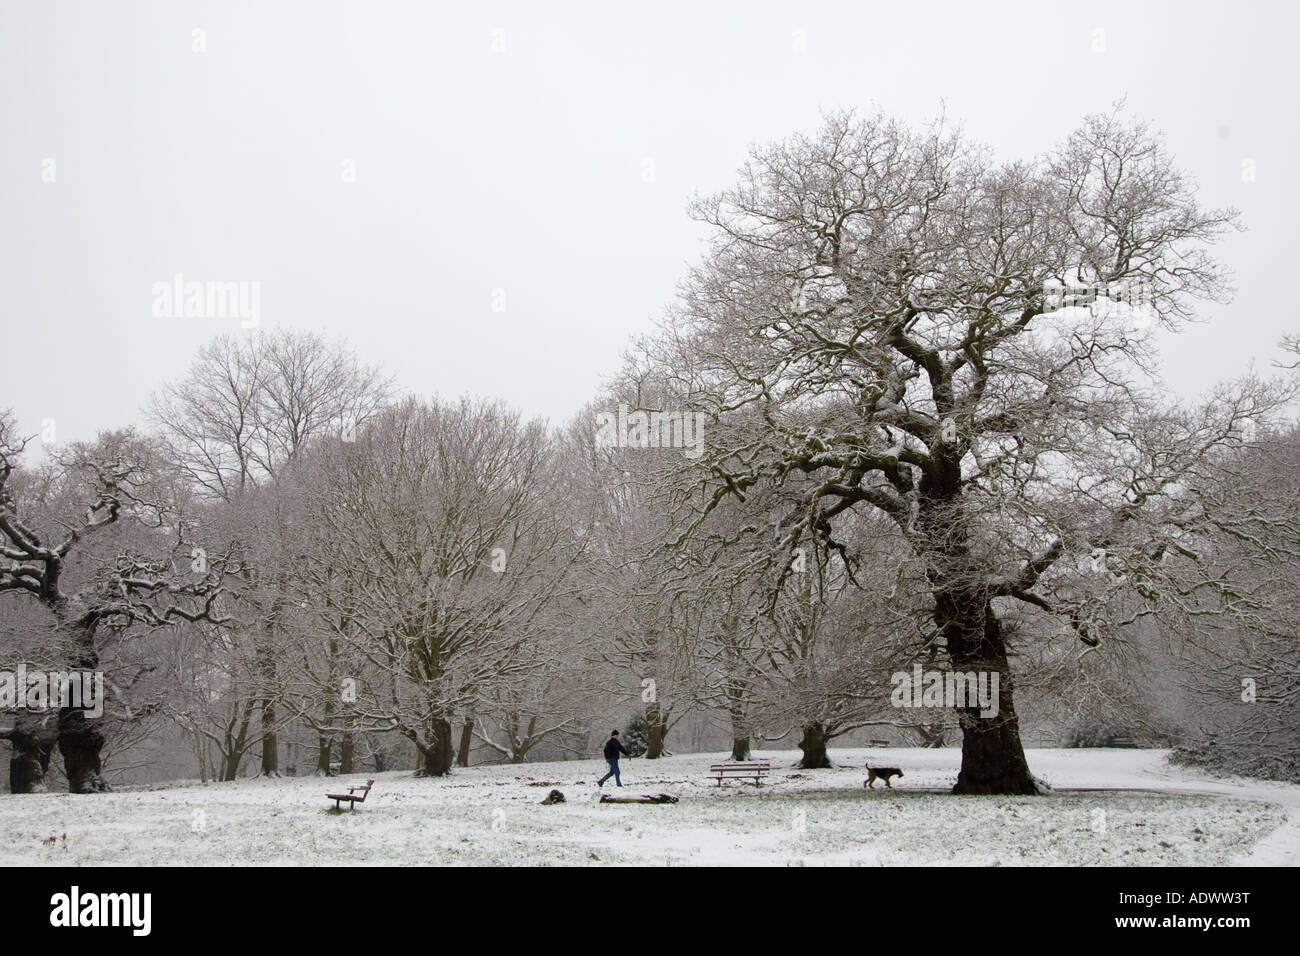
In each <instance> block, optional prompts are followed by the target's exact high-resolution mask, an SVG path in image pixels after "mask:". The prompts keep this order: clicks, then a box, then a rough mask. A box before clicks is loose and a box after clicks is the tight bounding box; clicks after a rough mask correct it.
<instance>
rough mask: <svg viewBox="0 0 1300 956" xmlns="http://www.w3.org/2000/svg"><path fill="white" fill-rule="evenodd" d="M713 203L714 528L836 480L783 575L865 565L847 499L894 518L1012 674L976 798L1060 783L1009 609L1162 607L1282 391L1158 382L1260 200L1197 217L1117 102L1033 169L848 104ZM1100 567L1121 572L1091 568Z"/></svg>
mask: <svg viewBox="0 0 1300 956" xmlns="http://www.w3.org/2000/svg"><path fill="white" fill-rule="evenodd" d="M693 212H694V215H695V216H696V217H697V218H698V219H700V220H701V221H703V222H705V223H707V224H708V225H710V226H711V227H712V228H713V230H714V235H715V237H716V238H715V241H714V244H713V246H712V250H711V252H710V253H709V255H708V256H707V258H706V260H705V262H704V263H703V264H702V265H701V266H699V267H698V268H696V269H695V270H694V271H693V272H692V274H691V275H690V277H689V279H688V281H687V282H686V283H685V286H684V290H683V294H682V297H681V301H680V303H679V304H678V306H677V307H676V308H674V309H673V310H672V311H671V313H670V315H669V316H668V319H667V321H666V323H665V329H664V332H663V333H662V335H660V336H659V337H658V338H657V340H656V341H655V343H654V344H653V349H654V355H655V356H656V357H657V361H658V367H659V368H660V370H661V372H662V374H663V375H664V376H665V377H669V378H672V379H674V380H675V382H676V385H675V388H676V390H677V391H678V392H679V393H680V394H683V395H687V396H689V397H690V400H691V401H692V402H693V403H695V404H697V405H698V406H700V407H707V408H709V409H710V410H711V411H712V413H713V415H714V416H715V418H716V421H717V425H716V426H715V429H714V433H713V435H712V438H711V440H710V441H709V442H708V443H707V447H706V452H705V454H704V456H703V458H702V459H701V464H700V473H701V476H702V481H703V483H704V488H703V490H702V491H699V492H693V495H694V496H693V498H692V499H691V500H692V502H693V504H694V507H695V509H696V514H697V520H696V523H695V525H694V526H693V529H692V533H695V534H707V533H708V532H709V518H710V516H711V514H712V513H713V512H714V511H715V510H716V509H717V508H718V507H719V505H720V504H721V503H722V502H723V501H724V500H726V499H728V498H733V497H734V498H737V499H741V500H743V499H744V498H745V497H746V496H748V495H751V494H753V493H754V492H755V491H756V490H758V489H761V488H763V487H770V486H773V485H776V486H780V485H783V484H784V483H786V482H787V481H789V480H790V479H792V478H794V477H797V476H807V477H808V478H810V479H812V480H811V481H810V482H809V483H808V485H807V490H806V491H805V492H804V493H803V494H802V495H801V497H800V499H799V500H798V501H797V502H795V503H793V505H792V506H790V507H789V508H788V509H787V510H785V511H784V513H782V514H780V515H779V516H778V520H777V523H776V525H775V527H774V528H773V527H772V526H770V525H769V526H765V527H755V528H754V529H752V531H751V532H750V533H749V534H748V535H747V536H746V540H744V541H742V542H740V543H741V544H742V545H744V546H747V547H750V548H752V549H753V550H755V551H756V552H763V553H765V554H766V555H767V565H768V568H769V570H770V573H771V579H772V580H773V581H774V586H779V585H780V584H781V582H783V581H784V579H785V578H786V577H788V575H789V573H790V565H791V563H792V559H791V555H792V553H793V552H794V550H795V549H796V548H797V547H800V546H801V545H803V546H809V547H811V546H812V544H813V543H814V542H815V544H816V546H817V547H818V548H820V549H822V550H824V551H826V552H827V553H840V554H841V555H842V557H843V558H844V560H845V563H846V565H847V566H848V567H849V568H850V569H851V568H852V567H853V566H854V564H855V558H854V556H853V555H852V554H851V553H849V551H848V549H847V547H846V545H845V543H844V542H842V541H841V540H840V538H839V537H838V535H837V530H838V528H839V527H840V526H841V524H842V522H843V520H844V518H845V517H846V514H847V513H849V512H854V511H864V512H876V513H879V514H881V515H883V516H885V517H886V518H888V519H889V520H890V521H892V522H893V523H894V524H895V526H896V527H897V530H898V533H899V535H900V536H901V540H903V541H905V542H906V544H907V546H908V547H909V549H910V550H911V551H912V552H913V553H914V554H915V555H916V557H917V559H918V565H919V567H921V568H923V572H922V573H923V581H922V582H921V586H922V588H923V590H924V593H926V594H928V596H929V598H930V601H931V610H930V614H931V617H932V620H933V624H934V627H935V628H936V629H937V631H938V633H939V635H940V640H941V643H942V645H943V648H944V651H945V653H946V657H947V660H948V662H949V663H950V664H951V666H953V667H954V668H957V669H959V670H961V671H972V670H973V671H981V672H990V673H994V674H997V675H998V677H999V678H1000V683H1001V700H1000V705H1001V706H1000V709H999V712H998V713H997V714H996V715H993V716H982V715H981V714H980V712H979V710H978V709H975V708H963V709H961V710H960V712H959V719H960V723H961V728H962V735H963V747H962V768H961V772H960V775H959V777H958V780H957V784H956V788H955V789H956V791H957V792H960V793H1032V792H1035V790H1036V786H1035V782H1034V780H1033V778H1032V777H1031V775H1030V772H1029V768H1028V766H1027V764H1026V761H1025V758H1024V752H1023V749H1022V746H1021V742H1020V733H1019V725H1018V720H1017V716H1016V711H1015V704H1014V680H1013V673H1012V669H1011V667H1010V664H1009V648H1008V643H1007V637H1008V636H1007V634H1006V633H1004V629H1003V625H1002V620H1003V615H1004V614H1006V613H1007V608H1008V607H1009V606H1010V605H1013V604H1016V603H1022V604H1028V605H1031V606H1033V607H1035V608H1037V609H1038V610H1040V611H1043V612H1045V613H1048V614H1051V615H1057V616H1059V617H1060V618H1061V619H1062V620H1064V621H1067V622H1068V623H1069V626H1071V627H1073V628H1074V629H1075V631H1076V632H1077V634H1078V637H1079V639H1080V640H1081V641H1084V642H1085V643H1088V644H1099V643H1101V642H1102V640H1103V638H1104V637H1105V633H1106V627H1105V626H1104V624H1103V623H1102V620H1103V619H1102V618H1100V617H1099V616H1098V615H1099V614H1100V612H1101V610H1103V609H1104V608H1105V607H1106V606H1107V604H1106V602H1105V601H1104V600H1102V599H1101V594H1100V593H1099V592H1100V591H1102V590H1105V589H1106V588H1108V587H1109V586H1110V585H1109V584H1108V583H1107V584H1102V583H1100V582H1101V579H1102V578H1105V580H1106V581H1109V580H1110V577H1109V576H1110V575H1112V574H1113V575H1114V576H1115V577H1117V578H1118V577H1123V578H1124V584H1123V586H1124V587H1126V588H1129V589H1135V588H1145V594H1146V597H1144V598H1143V600H1148V601H1150V600H1154V599H1155V598H1156V597H1158V593H1157V592H1158V588H1157V585H1158V584H1159V583H1160V582H1162V581H1164V578H1163V577H1162V574H1161V571H1160V559H1161V557H1162V556H1163V555H1164V554H1165V553H1167V551H1168V549H1169V548H1174V547H1176V546H1177V545H1176V541H1177V539H1178V536H1179V535H1181V534H1183V533H1185V532H1184V529H1183V527H1182V522H1184V520H1185V519H1186V518H1187V516H1186V515H1184V513H1183V505H1182V504H1181V503H1180V502H1179V501H1178V500H1177V496H1176V494H1175V491H1176V489H1178V488H1179V487H1181V483H1182V482H1183V481H1184V480H1185V479H1187V478H1188V477H1189V476H1190V475H1191V473H1192V471H1193V470H1194V469H1195V468H1196V466H1197V465H1198V464H1199V463H1201V462H1203V461H1204V460H1205V459H1206V458H1207V456H1210V455H1212V454H1213V453H1214V450H1215V449H1216V448H1219V447H1222V446H1224V445H1225V444H1229V443H1231V442H1232V441H1234V435H1235V433H1236V430H1237V429H1238V428H1239V427H1240V424H1241V422H1242V420H1243V419H1246V418H1250V417H1254V418H1257V419H1258V418H1262V417H1264V416H1267V415H1269V414H1270V413H1271V412H1272V411H1273V410H1275V409H1276V408H1277V407H1278V404H1279V402H1281V401H1282V400H1283V399H1284V396H1283V395H1281V393H1280V391H1279V390H1278V389H1275V388H1272V387H1270V386H1268V385H1266V384H1265V383H1260V382H1255V381H1250V380H1246V381H1242V382H1240V383H1237V384H1236V385H1234V386H1230V387H1224V388H1223V389H1222V390H1221V391H1220V393H1219V394H1217V395H1216V396H1215V397H1214V399H1213V400H1212V401H1210V402H1207V403H1206V404H1205V405H1203V406H1202V407H1199V408H1196V409H1183V408H1179V407H1177V406H1176V405H1174V404H1173V403H1172V402H1169V401H1167V400H1166V399H1165V398H1164V397H1163V395H1162V393H1161V392H1160V390H1159V382H1158V379H1157V378H1156V375H1155V371H1154V358H1153V353H1152V351H1151V348H1150V332H1151V328H1152V326H1153V325H1154V324H1156V323H1159V324H1163V325H1164V326H1165V327H1167V328H1171V329H1172V328H1176V327H1178V325H1179V324H1180V323H1181V322H1182V321H1184V320H1185V319H1186V318H1187V317H1188V316H1189V315H1190V314H1191V311H1190V310H1191V303H1192V301H1193V300H1194V299H1196V298H1198V297H1210V298H1215V297H1222V296H1224V295H1226V293H1227V289H1226V286H1225V283H1224V277H1223V275H1222V272H1221V270H1220V269H1219V268H1218V267H1217V266H1216V265H1215V263H1214V262H1213V261H1212V260H1211V259H1210V257H1209V256H1208V254H1207V253H1206V251H1205V246H1206V244H1208V243H1211V242H1213V241H1214V240H1215V239H1216V238H1217V237H1218V236H1219V235H1220V234H1221V233H1222V232H1223V231H1224V230H1225V229H1227V228H1230V227H1232V226H1233V224H1234V221H1235V213H1234V212H1233V211H1232V210H1208V211H1207V210H1203V209H1202V208H1200V207H1199V206H1198V204H1197V203H1196V200H1195V196H1194V190H1193V185H1192V184H1191V183H1190V182H1189V181H1188V179H1187V178H1186V177H1185V176H1184V175H1183V174H1182V173H1181V172H1180V171H1178V170H1177V169H1176V168H1175V167H1174V165H1173V164H1172V162H1171V160H1170V158H1169V156H1168V154H1167V153H1166V151H1165V150H1164V148H1163V146H1162V145H1161V143H1160V141H1159V139H1158V138H1157V137H1156V136H1154V135H1153V134H1152V133H1151V131H1150V130H1149V129H1148V128H1147V127H1145V126H1144V125H1142V124H1139V123H1130V122H1126V121H1124V120H1123V119H1122V118H1121V117H1120V116H1119V115H1118V114H1111V115H1105V116H1094V117H1090V118H1088V119H1087V120H1086V121H1085V122H1084V124H1083V125H1082V126H1081V127H1080V129H1079V130H1078V131H1077V132H1075V133H1074V134H1072V135H1071V136H1070V137H1069V139H1068V140H1067V141H1066V142H1065V143H1064V144H1062V145H1061V146H1060V147H1059V148H1058V149H1057V150H1056V151H1054V152H1053V153H1052V154H1050V155H1048V156H1045V157H1042V158H1040V159H1036V160H1033V161H1029V162H1014V163H997V162H994V161H993V160H992V158H991V157H990V156H989V155H988V153H987V151H985V150H981V149H978V148H976V147H973V146H971V145H969V144H968V143H967V142H966V141H965V140H964V139H963V138H962V137H961V136H960V135H958V134H955V133H952V132H951V131H949V130H947V129H945V128H944V126H943V124H942V123H941V122H940V123H936V124H935V125H934V126H933V127H932V128H930V129H928V130H925V131H921V132H915V131H912V130H910V129H907V128H905V127H904V126H903V125H902V124H899V123H897V122H894V121H891V120H889V119H888V118H886V117H884V116H879V115H877V116H871V117H867V118H858V117H855V116H853V115H849V114H842V115H834V116H831V117H829V118H828V119H827V121H826V123H825V125H824V126H823V127H822V129H821V130H819V131H818V132H817V133H816V134H815V135H813V136H796V137H793V138H792V139H790V140H788V141H786V142H782V143H777V144H775V145H772V146H767V147H760V148H756V149H755V150H754V151H753V153H752V156H751V158H750V161H749V162H748V163H747V164H746V166H745V167H744V168H743V169H742V171H741V176H740V182H739V184H738V185H737V186H735V187H734V188H732V189H728V190H726V191H724V192H722V193H720V194H718V195H716V196H713V197H710V198H706V199H703V200H700V201H699V202H697V203H696V204H695V205H694V207H693ZM1080 289H1083V291H1082V292H1080V291H1079V290H1080ZM1058 290H1061V291H1059V294H1058ZM729 545H730V546H735V545H736V542H729ZM1098 554H1100V555H1101V556H1102V561H1103V564H1105V563H1106V562H1107V561H1109V562H1110V564H1109V565H1108V567H1109V569H1110V570H1108V571H1107V573H1106V574H1105V575H1095V574H1094V575H1093V576H1092V578H1091V579H1090V578H1088V576H1087V575H1086V574H1084V573H1076V572H1083V571H1086V569H1087V566H1088V561H1089V559H1090V558H1091V559H1092V560H1093V561H1094V562H1095V561H1096V557H1097V555H1098ZM1139 593H1141V592H1139Z"/></svg>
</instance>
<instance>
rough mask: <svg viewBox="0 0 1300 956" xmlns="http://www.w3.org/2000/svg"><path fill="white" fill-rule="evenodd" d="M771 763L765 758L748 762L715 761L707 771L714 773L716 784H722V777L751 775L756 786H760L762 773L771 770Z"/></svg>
mask: <svg viewBox="0 0 1300 956" xmlns="http://www.w3.org/2000/svg"><path fill="white" fill-rule="evenodd" d="M771 769H772V765H771V764H770V763H768V762H767V761H766V760H755V761H751V762H749V763H715V764H714V765H713V766H712V767H710V768H709V772H710V773H713V774H716V775H717V779H718V786H719V787H720V786H722V780H723V778H724V777H741V778H744V777H753V778H754V784H755V785H756V786H762V783H763V774H765V773H768V772H769V771H771Z"/></svg>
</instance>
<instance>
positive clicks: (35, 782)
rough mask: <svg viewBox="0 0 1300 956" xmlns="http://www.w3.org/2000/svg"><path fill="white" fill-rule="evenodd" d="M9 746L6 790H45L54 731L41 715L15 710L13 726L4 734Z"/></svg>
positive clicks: (22, 791)
mask: <svg viewBox="0 0 1300 956" xmlns="http://www.w3.org/2000/svg"><path fill="white" fill-rule="evenodd" d="M5 736H6V737H8V739H9V743H10V745H11V746H12V748H13V750H12V752H11V754H10V756H9V792H10V793H45V791H46V786H45V774H46V773H48V772H49V769H50V755H51V754H52V753H53V752H54V743H55V740H56V739H57V737H58V732H57V731H56V730H55V728H54V727H53V726H52V725H51V724H50V722H49V721H48V720H47V719H46V718H45V717H44V716H42V717H37V716H36V715H35V714H32V713H30V712H25V711H19V712H18V715H17V719H16V721H15V723H14V729H13V730H11V731H9V732H8V733H7V734H5Z"/></svg>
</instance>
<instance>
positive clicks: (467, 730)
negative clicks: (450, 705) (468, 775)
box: [456, 716, 474, 767]
mask: <svg viewBox="0 0 1300 956" xmlns="http://www.w3.org/2000/svg"><path fill="white" fill-rule="evenodd" d="M473 744H474V718H473V717H472V716H470V717H466V718H465V723H463V724H462V725H461V728H460V749H459V750H457V751H456V766H457V767H468V766H469V750H470V747H472V746H473Z"/></svg>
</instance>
